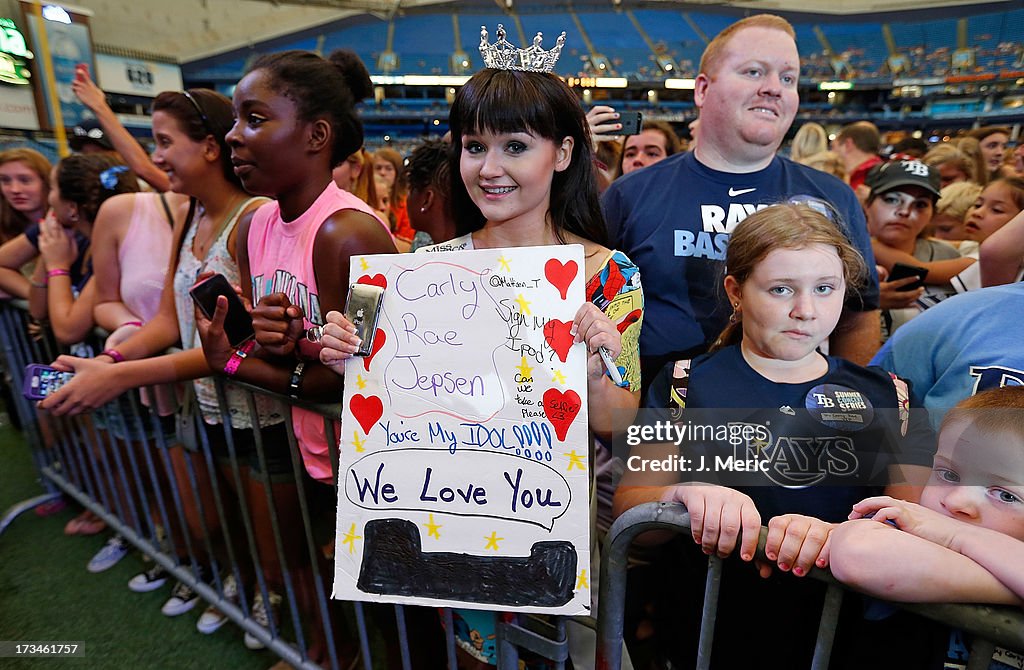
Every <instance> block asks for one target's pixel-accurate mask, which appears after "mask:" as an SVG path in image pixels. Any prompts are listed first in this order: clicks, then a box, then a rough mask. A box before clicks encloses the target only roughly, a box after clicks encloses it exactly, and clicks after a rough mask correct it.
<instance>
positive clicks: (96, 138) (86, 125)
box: [68, 119, 114, 151]
mask: <svg viewBox="0 0 1024 670" xmlns="http://www.w3.org/2000/svg"><path fill="white" fill-rule="evenodd" d="M89 143H92V144H95V145H96V146H98V147H102V148H103V149H106V150H107V151H113V150H114V145H113V144H111V143H110V140H109V139H108V138H107V134H106V133H104V132H103V128H102V127H100V124H99V122H98V121H96V119H84V120H83V121H82V122H81V123H79V124H78V125H77V126H75V127H74V128H72V129H71V137H69V138H68V144H70V145H71V148H72V149H74V150H75V151H81V150H82V147H83V146H85V145H86V144H89Z"/></svg>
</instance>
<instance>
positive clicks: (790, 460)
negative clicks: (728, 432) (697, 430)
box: [733, 434, 860, 488]
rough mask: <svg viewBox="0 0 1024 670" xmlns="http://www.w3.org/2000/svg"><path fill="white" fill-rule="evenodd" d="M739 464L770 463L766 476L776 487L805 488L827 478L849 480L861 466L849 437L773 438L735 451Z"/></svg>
mask: <svg viewBox="0 0 1024 670" xmlns="http://www.w3.org/2000/svg"><path fill="white" fill-rule="evenodd" d="M733 455H734V457H735V460H754V459H756V460H767V461H768V468H767V469H766V470H763V472H764V473H765V474H766V475H767V476H768V479H770V480H771V481H772V482H773V483H775V484H778V485H779V486H784V487H786V488H804V487H807V486H813V485H814V484H817V483H819V482H821V481H822V480H823V479H825V478H826V477H849V476H853V475H855V474H856V473H857V469H858V467H859V465H860V462H859V461H858V460H857V454H856V452H855V449H854V443H853V440H852V439H850V438H849V437H847V436H845V435H830V436H818V437H789V436H784V435H780V436H779V437H775V436H774V435H771V434H769V436H768V439H767V440H750V441H748V442H746V443H745V444H740V445H737V446H736V447H735V448H734V449H733Z"/></svg>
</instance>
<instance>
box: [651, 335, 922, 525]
mask: <svg viewBox="0 0 1024 670" xmlns="http://www.w3.org/2000/svg"><path fill="white" fill-rule="evenodd" d="M827 360H828V372H826V373H825V374H824V375H822V376H821V377H819V378H818V379H814V380H811V381H808V382H803V383H798V384H786V383H778V382H773V381H770V380H768V379H766V378H765V377H763V376H761V375H760V374H759V373H758V372H757V371H755V370H754V369H753V368H751V367H750V365H749V364H748V363H747V362H746V360H745V359H744V358H743V354H742V353H741V351H740V347H739V346H738V345H735V346H731V347H726V348H724V349H722V350H720V351H717V352H715V353H713V354H707V355H704V356H700V357H698V358H696V359H694V360H693V361H692V363H691V366H690V370H689V382H688V383H687V384H686V390H685V392H683V391H679V390H677V391H676V392H675V393H671V386H672V384H673V377H678V376H679V374H680V373H678V372H675V373H674V368H675V366H674V364H672V363H669V364H668V365H666V366H665V368H664V369H663V370H662V373H661V374H660V375H658V377H657V378H656V379H655V380H654V382H653V383H652V385H651V387H650V390H649V392H648V396H647V406H648V407H651V408H665V407H673V406H678V405H680V404H682V403H684V404H685V408H686V411H685V412H682V413H680V414H679V415H678V417H679V418H680V419H682V420H685V421H687V422H689V423H691V424H693V423H695V422H696V423H698V424H700V425H719V424H722V423H733V424H746V425H751V426H753V425H763V426H766V427H767V429H768V430H769V431H770V434H769V435H767V436H758V437H756V438H754V439H751V440H742V441H738V442H736V443H734V444H731V445H730V444H727V443H726V442H725V441H724V440H715V441H714V442H713V443H711V444H709V445H708V446H707V448H706V451H707V453H704V456H705V460H706V461H707V462H708V463H709V464H710V463H711V462H712V461H713V460H714V458H713V457H714V456H716V455H718V456H723V457H726V458H727V457H728V456H730V455H731V456H734V457H736V458H739V459H741V460H745V459H749V458H763V459H767V460H768V461H769V467H768V468H767V470H766V471H765V472H763V473H761V472H758V473H752V474H751V475H750V476H749V477H747V478H745V479H743V482H744V483H745V484H746V485H739V486H733V487H732V488H736V489H738V490H741V491H743V493H746V494H747V495H749V496H750V497H751V499H752V500H753V501H754V504H755V505H756V506H757V509H758V511H759V512H760V513H761V518H762V519H764V520H765V522H767V520H768V519H770V518H772V517H775V516H779V515H780V514H788V513H796V514H805V515H808V516H814V517H817V518H819V519H823V520H825V521H830V522H838V521H845V520H846V518H847V515H848V514H849V513H850V508H851V507H852V506H853V504H854V503H856V502H859V501H860V500H863V499H864V498H866V497H868V496H871V495H876V494H877V493H879V492H880V491H881V489H882V487H883V486H884V485H885V484H886V483H887V466H889V465H894V464H907V465H921V466H925V467H928V468H930V467H931V464H932V457H933V455H934V453H935V436H934V433H933V432H932V430H931V428H930V427H929V426H928V423H927V421H926V420H925V419H924V417H923V415H919V414H917V413H914V414H910V413H909V411H908V407H907V405H908V399H909V394H907V395H905V396H904V398H900V397H899V396H898V391H897V388H898V387H897V384H896V383H895V382H894V380H893V379H892V377H891V376H890V375H889V374H888V373H887V372H885V371H884V370H880V369H878V368H864V367H861V366H859V365H855V364H853V363H850V362H849V361H846V360H844V359H841V358H833V357H828V358H827ZM903 388H905V387H903ZM677 389H678V385H677ZM683 394H685V399H683V400H680V399H677V398H679V396H681V395H683ZM673 396H674V397H673ZM733 478H735V477H733ZM692 479H693V480H696V481H704V479H703V478H702V477H701V476H697V475H694V476H693V477H692ZM723 483H725V484H726V485H728V484H729V482H728V481H725V482H723Z"/></svg>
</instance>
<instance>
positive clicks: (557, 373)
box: [551, 370, 565, 386]
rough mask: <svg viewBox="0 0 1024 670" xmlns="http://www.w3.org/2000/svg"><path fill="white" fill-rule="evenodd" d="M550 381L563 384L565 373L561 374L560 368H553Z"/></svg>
mask: <svg viewBox="0 0 1024 670" xmlns="http://www.w3.org/2000/svg"><path fill="white" fill-rule="evenodd" d="M551 381H553V382H558V383H559V384H562V385H563V386H564V385H565V375H563V374H562V371H561V370H555V374H554V376H552V377H551Z"/></svg>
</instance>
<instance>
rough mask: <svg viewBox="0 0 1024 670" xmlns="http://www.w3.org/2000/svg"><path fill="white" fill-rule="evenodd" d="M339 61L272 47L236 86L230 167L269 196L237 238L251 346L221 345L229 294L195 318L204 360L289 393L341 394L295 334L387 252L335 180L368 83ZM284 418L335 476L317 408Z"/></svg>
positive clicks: (382, 228)
mask: <svg viewBox="0 0 1024 670" xmlns="http://www.w3.org/2000/svg"><path fill="white" fill-rule="evenodd" d="M343 55H345V56H347V55H348V54H347V52H344V54H343ZM337 59H338V55H337V54H332V61H328V60H324V59H323V58H321V57H320V56H317V55H316V54H313V53H310V52H303V51H287V52H283V53H276V54H270V55H266V56H263V57H261V58H259V59H257V60H256V62H255V63H253V65H252V66H251V67H250V69H249V71H248V73H247V74H246V75H245V76H244V77H243V78H242V80H241V81H240V82H239V83H238V86H237V87H236V89H235V93H234V113H235V119H236V120H235V124H234V126H233V127H232V128H231V130H230V132H229V133H228V134H227V142H228V144H229V145H230V147H231V161H232V163H233V165H234V171H235V174H236V175H238V177H239V178H240V179H241V181H242V184H243V185H244V186H245V188H246V190H248V191H249V192H250V193H257V194H260V195H266V196H270V197H273V198H275V199H276V201H275V202H271V203H268V204H266V205H264V206H263V207H260V209H259V210H257V212H256V213H255V214H254V215H253V217H252V220H251V222H249V221H247V222H244V223H243V224H242V225H241V226H240V228H239V235H238V245H237V253H238V264H239V269H240V273H241V287H242V292H243V294H244V295H245V297H246V298H248V299H249V300H251V301H252V303H253V304H254V305H255V307H254V308H253V310H252V316H253V325H254V326H255V328H256V343H257V345H256V349H255V350H254V351H252V350H250V351H242V350H235V349H234V348H233V347H231V346H230V344H229V343H228V341H227V338H226V337H225V336H224V331H223V321H224V316H225V314H226V312H227V301H226V299H224V298H221V299H220V300H219V302H218V306H217V310H216V312H215V313H214V315H213V319H212V320H209V321H207V320H204V319H201V318H200V320H199V323H200V333H201V334H202V336H203V348H204V350H205V352H206V357H207V361H208V362H209V364H210V367H211V368H213V369H215V370H224V371H225V372H226V373H227V374H229V375H233V376H236V377H237V378H239V379H242V380H244V381H247V382H250V383H253V384H256V385H258V386H262V387H264V388H267V389H270V390H272V391H276V392H278V393H282V394H286V395H290V396H291V397H293V398H312V399H322V398H329V399H331V400H336V399H337V398H338V393H339V387H340V384H339V380H338V378H337V376H335V375H334V374H332V373H331V372H330V371H328V370H326V369H325V368H324V366H323V365H321V364H320V362H319V360H318V354H319V347H316V345H310V343H308V342H307V341H306V340H305V338H304V337H303V338H300V336H301V335H303V334H304V332H305V330H306V329H307V328H310V327H312V326H319V325H323V323H324V321H323V314H325V313H326V312H327V311H328V310H332V309H333V310H339V309H341V308H342V306H343V304H344V301H345V296H346V293H347V290H348V283H349V258H350V257H351V256H352V255H356V254H377V253H394V252H395V245H394V243H393V242H392V239H391V233H390V231H389V230H388V227H387V226H386V225H385V224H384V223H383V222H382V221H381V220H380V219H379V218H377V217H376V216H375V215H374V214H373V212H372V210H370V208H369V206H367V205H366V204H365V203H363V202H362V201H361V200H359V199H358V198H356V197H355V196H354V195H352V194H351V193H348V192H346V191H343V190H341V189H340V188H338V186H337V185H336V184H335V183H334V181H333V180H332V177H331V171H332V169H333V168H334V167H336V166H337V165H338V164H339V163H341V162H342V161H344V160H345V158H347V157H348V156H349V155H351V154H352V153H353V152H354V151H355V150H356V149H358V148H359V147H360V146H362V143H363V130H362V124H361V123H360V121H359V119H358V117H357V115H356V112H355V108H354V105H355V101H356V100H357V99H358V98H360V97H361V96H363V95H366V94H368V93H369V90H370V89H369V87H368V86H365V85H364V84H365V83H366V82H365V81H363V78H362V77H355V76H353V74H352V73H353V69H352V68H351V67H349V66H347V65H345V64H344V63H342V64H336V63H335V62H333V61H334V60H337ZM300 339H301V340H302V345H301V346H300V344H299V341H300ZM247 349H248V347H247ZM250 354H251V355H250ZM243 355H245V357H244V359H242V358H241V357H242V356H243ZM292 424H293V426H294V429H295V436H296V438H297V441H298V445H299V449H300V451H301V454H302V459H303V462H304V463H305V467H306V470H307V472H308V473H309V475H310V476H311V477H312V478H313V479H315V480H317V481H320V482H324V483H326V484H330V483H333V474H332V468H331V461H330V457H329V452H328V444H327V438H326V435H325V431H324V421H323V417H322V416H321V415H319V414H317V413H314V412H310V411H307V410H302V409H299V408H293V410H292ZM322 491H323V492H325V493H326V492H328V490H327V489H326V488H324V489H323V490H322ZM330 509H332V510H333V507H331V508H330ZM327 514H328V515H329V514H330V512H328V513H327ZM323 539H324V540H326V538H323ZM318 642H319V640H318ZM318 647H319V645H317V646H314V647H313V648H311V650H310V654H311V656H313V657H314V658H318V655H319V654H322V653H323V651H324V650H323V649H322V648H318Z"/></svg>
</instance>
